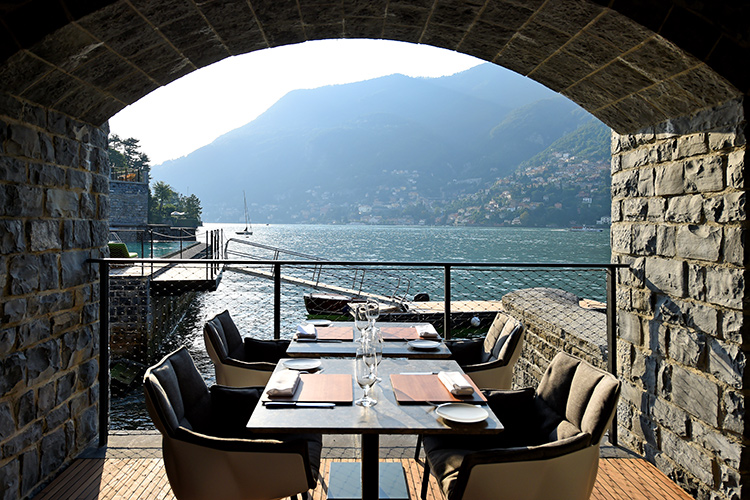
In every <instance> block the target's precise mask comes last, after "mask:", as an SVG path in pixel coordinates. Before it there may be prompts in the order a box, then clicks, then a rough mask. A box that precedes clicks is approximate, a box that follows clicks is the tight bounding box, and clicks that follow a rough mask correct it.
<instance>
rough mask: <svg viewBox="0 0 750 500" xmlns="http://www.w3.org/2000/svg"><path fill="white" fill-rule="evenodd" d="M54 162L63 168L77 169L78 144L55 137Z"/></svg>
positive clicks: (65, 138) (64, 138)
mask: <svg viewBox="0 0 750 500" xmlns="http://www.w3.org/2000/svg"><path fill="white" fill-rule="evenodd" d="M55 162H56V163H57V164H58V165H62V166H65V167H74V168H77V167H78V163H79V162H78V142H77V141H74V140H73V139H68V138H67V137H62V136H55Z"/></svg>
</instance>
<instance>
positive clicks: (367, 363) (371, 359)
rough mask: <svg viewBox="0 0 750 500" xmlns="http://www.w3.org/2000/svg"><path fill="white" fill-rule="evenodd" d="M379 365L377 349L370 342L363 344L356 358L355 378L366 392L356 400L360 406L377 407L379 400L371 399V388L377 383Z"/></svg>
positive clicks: (359, 347)
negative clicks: (377, 366)
mask: <svg viewBox="0 0 750 500" xmlns="http://www.w3.org/2000/svg"><path fill="white" fill-rule="evenodd" d="M376 364H377V359H376V354H375V349H374V347H373V346H372V344H370V343H369V342H363V343H362V344H360V345H359V346H358V347H357V353H356V355H355V357H354V378H355V379H356V380H357V384H359V386H360V387H361V388H362V390H364V395H363V396H362V397H361V398H360V399H358V400H356V401H355V402H354V404H356V405H358V406H364V407H369V406H375V405H376V404H377V403H378V402H377V400H375V399H373V398H371V397H370V394H369V393H370V388H371V387H372V386H373V384H374V383H375V378H376V375H375V367H376Z"/></svg>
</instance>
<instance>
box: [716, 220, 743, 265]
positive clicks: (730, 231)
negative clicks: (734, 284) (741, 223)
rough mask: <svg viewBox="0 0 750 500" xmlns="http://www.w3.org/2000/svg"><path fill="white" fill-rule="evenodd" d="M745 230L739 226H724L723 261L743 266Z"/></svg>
mask: <svg viewBox="0 0 750 500" xmlns="http://www.w3.org/2000/svg"><path fill="white" fill-rule="evenodd" d="M746 232H747V230H746V229H744V228H741V227H730V226H725V227H724V239H723V244H722V249H723V257H724V258H723V261H724V262H725V263H727V264H734V265H737V266H743V265H744V264H745V234H746Z"/></svg>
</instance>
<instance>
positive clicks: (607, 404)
mask: <svg viewBox="0 0 750 500" xmlns="http://www.w3.org/2000/svg"><path fill="white" fill-rule="evenodd" d="M485 396H486V397H487V400H488V404H489V406H490V408H491V409H492V411H493V412H494V413H495V414H496V416H497V417H498V418H499V420H500V421H501V422H502V423H503V426H504V428H505V429H504V431H503V432H502V433H500V434H498V435H497V436H492V437H488V436H481V437H476V436H470V435H450V436H425V437H424V449H425V472H424V477H423V482H422V499H423V500H424V499H425V498H426V492H427V486H428V482H429V475H430V473H432V474H433V475H434V476H435V477H436V478H437V480H438V484H439V485H440V489H441V491H442V492H443V494H444V495H445V497H446V498H447V499H448V500H480V499H487V500H489V499H492V500H502V499H513V500H546V499H550V498H564V499H566V500H583V499H588V498H589V497H590V495H591V492H592V490H593V487H594V482H595V480H596V474H597V470H598V464H599V445H600V441H601V440H602V437H603V436H604V433H605V431H606V430H607V428H608V427H609V425H610V423H611V422H612V419H613V417H614V414H615V409H616V407H617V400H618V398H619V396H620V381H619V380H617V378H616V377H615V376H614V375H612V374H610V373H607V372H605V371H603V370H600V369H598V368H595V367H593V366H591V365H590V364H588V363H586V362H584V361H582V360H580V359H577V358H575V357H573V356H571V355H569V354H566V353H560V354H557V355H556V356H555V358H554V359H553V360H552V362H551V363H550V365H549V367H548V368H547V370H546V372H545V373H544V375H543V376H542V380H541V382H540V383H539V386H538V387H537V389H536V390H534V389H531V388H527V389H522V390H515V391H511V390H506V391H497V390H495V391H485Z"/></svg>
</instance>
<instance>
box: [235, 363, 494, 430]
mask: <svg viewBox="0 0 750 500" xmlns="http://www.w3.org/2000/svg"><path fill="white" fill-rule="evenodd" d="M283 361H284V360H282V362H281V363H279V365H278V366H277V367H276V371H278V370H286V368H284V367H283ZM322 368H323V370H322V373H349V374H352V375H353V374H354V360H353V359H323V360H322ZM441 370H455V371H461V368H460V367H459V366H458V364H457V363H456V362H455V361H452V360H439V359H431V360H428V359H404V358H388V359H383V361H382V362H381V363H380V366H379V367H378V375H379V376H380V377H381V378H382V379H383V380H382V382H379V383H377V384H376V385H375V386H374V387H373V388H372V389H371V390H370V395H371V397H373V398H375V399H377V400H378V404H377V405H375V406H373V407H370V408H363V407H361V406H357V405H354V404H351V405H340V406H336V407H335V408H333V409H331V408H273V409H270V408H266V407H264V406H262V405H260V404H259V405H258V406H257V407H256V408H255V411H254V412H253V414H252V416H251V417H250V421H249V422H248V424H247V427H248V428H251V429H255V430H259V431H263V432H314V433H321V434H456V433H459V434H493V433H498V432H501V431H502V430H503V426H502V424H501V423H500V421H499V420H498V419H497V417H496V416H495V414H494V413H492V411H491V410H490V409H489V407H486V406H485V408H486V409H487V411H488V412H489V414H490V415H489V417H488V418H487V419H486V420H485V421H483V422H479V423H474V424H459V423H454V422H450V421H447V420H444V419H443V418H441V417H440V416H438V415H437V414H436V413H435V408H434V407H433V406H431V405H429V404H400V403H399V402H398V401H396V396H395V394H394V392H393V389H392V387H391V382H390V375H391V374H395V373H405V372H436V371H441ZM352 384H353V387H354V399H355V400H356V399H358V398H360V397H361V396H362V392H363V391H362V389H360V387H359V385H357V383H356V381H355V380H354V377H352Z"/></svg>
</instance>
